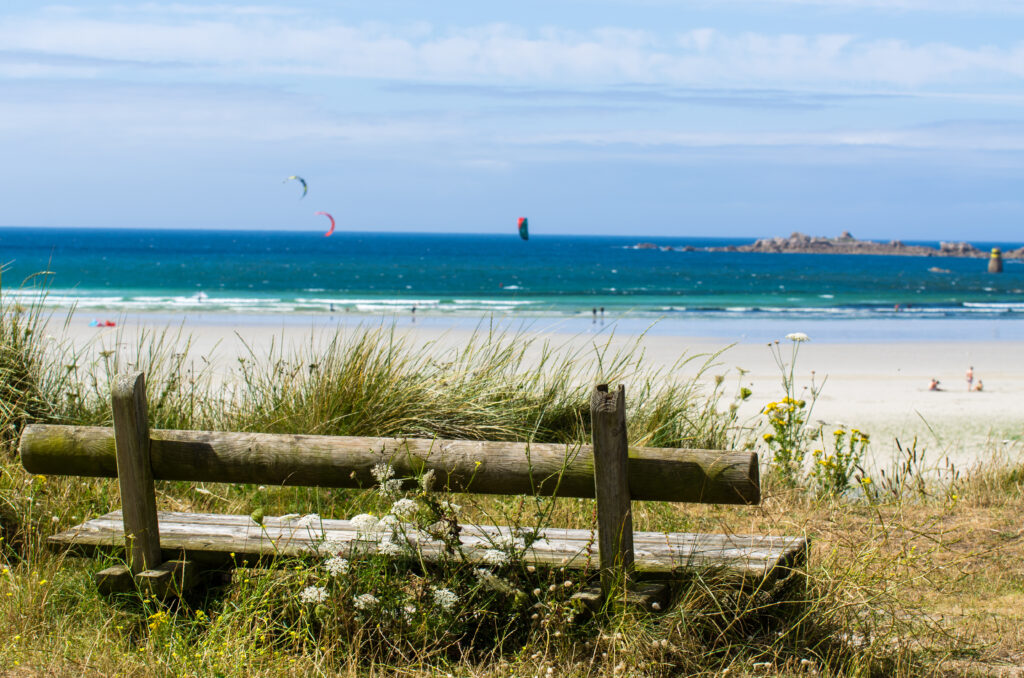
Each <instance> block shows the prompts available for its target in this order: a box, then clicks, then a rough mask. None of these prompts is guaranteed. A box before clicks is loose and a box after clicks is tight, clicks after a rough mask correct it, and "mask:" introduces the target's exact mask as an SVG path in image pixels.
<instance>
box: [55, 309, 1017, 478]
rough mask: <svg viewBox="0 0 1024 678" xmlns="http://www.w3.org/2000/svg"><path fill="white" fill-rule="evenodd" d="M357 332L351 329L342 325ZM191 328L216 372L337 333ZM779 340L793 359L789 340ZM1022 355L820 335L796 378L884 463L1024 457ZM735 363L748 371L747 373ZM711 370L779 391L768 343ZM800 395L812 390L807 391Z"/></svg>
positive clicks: (648, 347)
mask: <svg viewBox="0 0 1024 678" xmlns="http://www.w3.org/2000/svg"><path fill="white" fill-rule="evenodd" d="M193 320H195V319H193ZM355 322H358V320H357V321H355ZM364 322H369V323H370V324H372V322H373V321H366V320H365V319H364ZM165 323H166V320H160V321H155V320H154V318H152V317H147V316H145V315H137V316H133V317H131V318H129V319H127V321H126V322H124V323H123V326H122V327H120V328H117V329H99V330H98V329H96V328H90V327H88V326H87V319H85V318H82V317H77V318H74V319H73V320H72V322H71V323H70V324H69V326H68V329H67V335H68V336H69V337H70V339H71V340H72V341H73V342H74V343H75V345H77V346H79V347H86V346H88V347H89V348H90V351H98V350H104V349H112V348H113V347H114V344H115V343H116V341H117V338H118V337H121V339H122V342H123V343H122V348H125V347H134V346H135V345H136V339H137V336H138V333H139V332H140V331H142V329H143V328H145V329H147V330H149V331H152V330H156V331H161V330H163V329H165V328H166V324H165ZM55 325H56V323H53V324H52V325H51V329H50V331H51V333H53V334H57V333H58V332H57V331H56V330H57V328H56V327H55ZM177 329H178V328H177V327H174V328H172V331H177ZM350 330H351V327H349V328H348V329H345V330H343V331H350ZM183 331H184V332H185V333H186V334H187V335H189V336H191V338H192V342H193V344H192V350H191V354H192V355H193V356H194V357H196V358H197V359H198V357H199V356H206V357H211V356H212V358H213V361H214V366H215V370H216V372H217V374H218V376H220V377H225V378H230V373H231V370H232V366H234V365H236V364H237V362H236V358H237V357H239V356H241V355H246V354H247V353H248V351H247V349H246V344H248V345H249V346H251V347H252V348H253V349H254V350H255V351H256V353H257V354H260V353H261V352H263V351H265V350H266V349H267V348H268V347H269V346H270V344H271V342H275V343H276V344H277V345H281V343H282V342H283V344H284V345H285V346H289V347H290V346H296V345H304V346H308V345H309V344H310V342H311V341H319V340H322V339H323V338H324V337H325V336H328V335H329V334H331V333H332V332H333V329H327V328H325V327H322V326H321V327H319V328H312V327H310V326H304V325H297V324H288V323H286V319H280V320H275V319H273V318H269V319H267V318H263V319H260V321H259V322H258V323H254V322H252V321H249V322H248V323H247V324H233V322H232V319H231V318H230V317H228V316H210V317H203V318H201V321H200V322H190V323H189V324H188V325H187V326H185V327H184V330H183ZM399 333H400V334H403V335H405V336H406V337H407V338H408V340H409V341H410V342H412V343H414V344H415V345H422V344H424V343H426V342H435V343H436V345H437V346H438V347H439V348H443V347H456V346H460V345H462V344H463V343H464V342H465V340H466V338H467V337H468V335H469V334H470V331H469V330H464V329H448V330H444V329H438V328H428V327H409V326H403V327H402V328H400V329H399ZM539 336H541V337H542V338H543V339H545V340H548V341H550V342H551V343H552V344H553V345H554V346H560V347H564V348H565V349H566V350H577V351H583V352H587V351H592V349H591V348H590V347H591V346H592V345H593V343H594V342H595V341H597V342H602V343H603V342H607V341H608V338H607V337H606V336H598V337H595V336H594V335H587V334H583V335H580V334H577V335H570V334H559V333H545V334H542V335H539ZM243 340H244V341H243ZM637 340H638V338H637V337H636V336H623V335H619V336H616V337H614V339H612V340H611V342H612V345H613V347H620V346H627V345H629V344H631V343H633V342H635V341H637ZM639 341H640V343H641V345H642V347H643V349H644V351H645V354H646V358H645V364H646V365H649V366H650V367H652V368H654V367H659V368H666V369H667V368H670V367H671V366H672V365H673V364H675V363H676V361H678V360H679V358H680V356H682V355H683V354H684V353H687V354H701V353H713V352H715V351H719V350H721V349H723V348H725V347H726V346H727V345H728V342H727V341H723V340H720V339H700V338H689V337H673V336H663V335H647V336H644V337H642V338H640V339H639ZM780 348H782V350H783V354H784V356H785V357H786V358H787V359H788V358H789V356H790V350H791V345H790V344H789V342H784V343H783V344H782V345H781V347H780ZM1022 351H1024V342H1019V341H974V342H954V341H929V342H897V343H816V342H815V341H814V340H813V337H812V340H811V341H810V342H808V343H805V344H802V345H801V346H800V353H799V359H798V361H797V371H796V377H797V384H798V387H801V388H803V387H807V386H809V384H810V379H811V373H812V371H813V372H814V378H815V380H816V382H817V383H818V384H821V383H822V381H823V380H824V387H823V389H822V391H821V396H820V398H819V399H818V400H817V403H816V404H815V407H814V411H813V416H812V419H813V420H816V421H817V420H820V421H822V422H825V423H826V424H827V425H829V426H833V425H835V424H838V423H843V424H846V425H848V426H853V427H857V428H860V429H861V430H863V431H866V432H868V433H870V434H871V435H872V439H873V444H872V448H873V455H875V457H876V459H877V461H879V462H883V461H884V460H885V459H887V458H889V457H890V456H891V453H892V450H893V449H894V445H893V439H894V438H899V439H900V441H901V442H903V443H905V444H906V443H910V442H912V440H913V438H914V437H915V436H916V437H918V438H919V446H922V447H924V448H926V449H927V451H928V457H929V458H930V459H932V460H933V462H937V461H938V460H939V459H940V458H943V457H946V456H949V457H950V458H951V459H953V460H954V461H955V462H956V463H957V464H959V465H961V466H964V465H970V464H971V463H974V462H976V461H980V460H983V459H986V458H988V457H990V456H992V455H993V454H995V455H997V456H1002V457H1004V458H1005V459H1007V460H1010V461H1020V460H1021V459H1022V458H1024V457H1022V455H1021V445H1020V444H1019V442H1018V441H1019V440H1020V439H1021V438H1022V437H1024V436H1022V434H1024V360H1022V359H1021V356H1022ZM699 362H700V361H695V362H693V363H690V364H688V365H685V366H683V367H682V368H681V369H679V370H677V371H676V372H677V373H678V374H679V376H688V375H692V374H693V373H694V372H695V371H696V367H697V364H698V363H699ZM971 365H973V367H974V373H975V379H981V380H983V381H984V385H985V390H984V391H983V392H980V393H978V392H968V391H967V386H966V383H965V380H964V372H965V370H966V369H967V367H968V366H971ZM737 368H742V369H743V370H747V371H748V372H747V373H746V374H744V375H743V376H742V378H741V377H740V373H739V371H738V369H737ZM706 374H707V376H706V379H707V381H709V382H710V380H711V377H712V376H713V375H716V374H720V375H725V376H726V385H727V387H728V388H727V393H728V394H729V395H730V396H731V395H732V394H733V393H735V392H736V390H737V389H738V387H739V386H740V385H743V386H747V387H749V388H751V389H752V390H753V395H752V396H751V398H750V399H749V400H748V402H746V403H745V404H744V406H743V408H742V409H741V417H742V418H743V419H745V420H749V421H751V422H753V423H756V421H757V420H758V412H759V411H760V408H761V407H763V406H764V404H765V403H767V402H769V401H771V400H776V399H778V398H780V397H781V396H782V395H783V393H782V390H781V383H780V375H779V369H778V367H777V365H776V363H775V362H774V360H773V358H772V354H771V352H770V350H769V348H768V346H767V345H766V344H764V343H738V344H736V345H734V346H732V347H731V348H729V349H728V350H727V351H726V352H725V353H724V354H723V355H722V356H721V357H720V358H719V359H718V361H717V364H716V366H715V367H714V368H712V369H711V370H709V371H708V372H707V373H706ZM932 377H934V378H936V379H939V380H940V381H941V383H942V387H943V389H944V390H943V391H941V392H929V391H928V390H927V386H928V381H929V379H931V378H932ZM627 394H628V384H627ZM802 397H807V395H806V391H803V395H802Z"/></svg>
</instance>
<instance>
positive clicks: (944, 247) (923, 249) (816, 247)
mask: <svg viewBox="0 0 1024 678" xmlns="http://www.w3.org/2000/svg"><path fill="white" fill-rule="evenodd" d="M656 247H657V245H655V244H654V243H640V244H639V245H636V246H635V248H636V249H654V248H656ZM679 249H681V250H683V251H687V252H690V251H693V250H694V248H693V247H690V246H687V247H685V248H679ZM700 249H703V250H704V251H707V252H769V253H802V254H880V255H902V256H912V257H971V258H981V257H987V256H988V255H989V253H988V252H987V251H984V250H979V249H978V248H977V247H975V246H974V245H971V244H970V243H966V242H941V243H939V247H938V248H937V249H936V248H935V247H928V246H926V245H907V244H905V243H904V242H902V241H900V240H890V241H889V242H876V241H874V240H858V239H857V238H854V237H853V235H852V234H851V233H850V232H849V231H843V233H842V235H840V236H839V237H838V238H825V237H822V236H809V235H806V234H804V233H793V234H792V235H790V236H789V237H788V238H781V237H780V238H761V239H759V240H756V241H755V242H754V243H753V244H751V245H739V246H736V245H727V246H725V247H706V248H700ZM1003 257H1004V258H1010V259H1013V258H1017V259H1024V247H1021V248H1018V249H1015V250H1009V251H1007V252H1004V253H1003Z"/></svg>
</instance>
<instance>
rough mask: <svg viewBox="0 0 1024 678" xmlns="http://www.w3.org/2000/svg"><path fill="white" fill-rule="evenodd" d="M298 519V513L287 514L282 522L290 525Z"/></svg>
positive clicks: (282, 518)
mask: <svg viewBox="0 0 1024 678" xmlns="http://www.w3.org/2000/svg"><path fill="white" fill-rule="evenodd" d="M298 517H299V514H298V513H286V514H284V515H283V516H281V522H282V523H290V522H291V521H293V520H295V519H296V518H298Z"/></svg>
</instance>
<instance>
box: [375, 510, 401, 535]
mask: <svg viewBox="0 0 1024 678" xmlns="http://www.w3.org/2000/svg"><path fill="white" fill-rule="evenodd" d="M401 526H402V523H401V522H400V521H399V520H398V518H396V517H395V516H393V515H391V514H390V513H389V514H387V515H386V516H384V517H383V518H381V519H380V522H379V523H377V532H387V533H390V534H395V533H396V532H398V528H400V527H401Z"/></svg>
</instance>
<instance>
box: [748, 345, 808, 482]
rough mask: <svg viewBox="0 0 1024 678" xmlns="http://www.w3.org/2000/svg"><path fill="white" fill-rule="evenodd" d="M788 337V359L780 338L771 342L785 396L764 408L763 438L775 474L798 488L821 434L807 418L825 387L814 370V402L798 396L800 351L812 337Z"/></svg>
mask: <svg viewBox="0 0 1024 678" xmlns="http://www.w3.org/2000/svg"><path fill="white" fill-rule="evenodd" d="M786 339H788V340H789V341H791V342H792V348H791V352H790V355H789V358H788V360H787V359H786V357H784V356H783V353H782V349H781V348H780V347H779V342H778V341H776V342H774V343H772V344H769V345H768V348H769V350H770V351H771V352H772V357H773V358H774V359H775V364H776V365H778V366H779V370H780V372H781V374H782V389H783V391H784V392H785V396H784V397H783V398H781V399H780V400H778V401H775V402H770V403H768V404H767V405H765V407H764V409H763V410H762V411H761V412H762V414H763V415H764V416H765V418H766V419H767V422H766V423H767V424H768V428H769V431H768V432H766V433H765V434H763V436H762V438H763V440H764V442H765V444H766V445H767V447H768V451H769V459H770V461H771V470H770V473H771V475H772V476H773V477H774V478H775V480H777V481H778V482H780V483H781V484H782V485H783V486H786V487H796V486H797V485H798V484H799V482H800V478H801V476H802V475H803V464H804V459H805V458H806V455H807V448H808V445H809V443H810V442H811V440H813V439H814V438H815V437H816V435H817V432H813V433H810V432H808V431H807V421H808V419H809V418H810V415H811V410H812V409H813V408H814V401H815V400H816V399H817V397H818V393H819V392H820V390H821V388H820V386H817V385H816V384H815V383H814V373H813V372H811V383H810V387H809V389H806V390H808V391H809V395H808V399H809V400H810V402H808V400H806V399H804V398H799V397H797V388H796V358H797V353H798V352H799V350H800V345H801V344H803V343H804V342H807V341H810V339H809V337H808V336H807V335H806V334H804V333H803V332H792V333H790V334H787V335H786Z"/></svg>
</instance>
